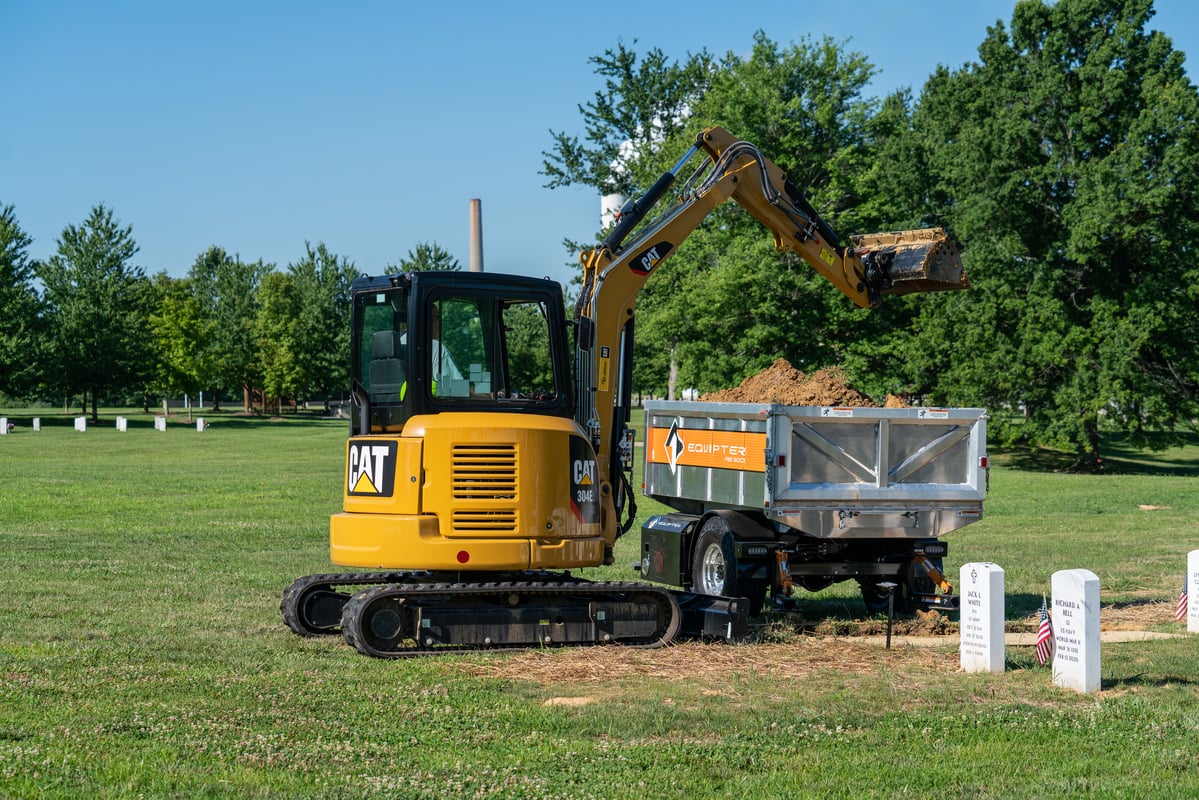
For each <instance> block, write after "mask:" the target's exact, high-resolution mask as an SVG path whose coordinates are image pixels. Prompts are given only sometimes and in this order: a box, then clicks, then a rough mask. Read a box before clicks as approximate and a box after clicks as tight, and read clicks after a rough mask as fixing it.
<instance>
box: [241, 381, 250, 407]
mask: <svg viewBox="0 0 1199 800" xmlns="http://www.w3.org/2000/svg"><path fill="white" fill-rule="evenodd" d="M241 410H242V412H244V413H246V414H249V413H250V384H249V383H243V384H242V385H241Z"/></svg>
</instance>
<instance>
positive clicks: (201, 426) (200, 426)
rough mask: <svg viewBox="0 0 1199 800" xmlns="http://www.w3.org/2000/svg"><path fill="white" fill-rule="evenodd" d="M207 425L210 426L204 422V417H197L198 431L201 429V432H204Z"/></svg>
mask: <svg viewBox="0 0 1199 800" xmlns="http://www.w3.org/2000/svg"><path fill="white" fill-rule="evenodd" d="M207 427H208V426H207V425H205V424H204V418H203V417H196V430H198V431H200V432H201V433H203V431H204V429H205V428H207Z"/></svg>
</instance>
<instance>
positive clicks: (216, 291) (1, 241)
mask: <svg viewBox="0 0 1199 800" xmlns="http://www.w3.org/2000/svg"><path fill="white" fill-rule="evenodd" d="M32 243H33V242H32V239H31V238H30V237H29V235H28V234H26V233H25V232H24V231H23V230H22V228H21V226H20V222H19V220H18V218H17V214H16V209H15V207H14V206H13V205H3V204H0V394H2V395H7V396H8V397H10V398H18V399H21V400H26V401H28V400H50V399H53V400H56V401H62V400H63V399H64V398H66V400H65V402H68V403H69V402H70V399H71V398H76V399H78V401H79V403H80V407H81V409H82V413H84V414H85V415H86V414H88V413H89V405H90V414H91V416H92V418H93V419H96V418H97V410H98V405H99V404H100V403H102V402H104V403H110V402H117V403H120V404H129V403H130V401H131V400H132V401H134V402H140V403H141V405H142V407H143V408H144V409H145V410H146V411H149V406H150V403H151V402H152V399H153V400H155V401H156V400H157V399H158V398H168V397H176V398H177V397H181V396H185V395H190V396H196V395H198V394H200V393H201V392H206V393H207V395H208V397H210V398H211V399H212V401H213V408H214V410H218V411H219V410H220V404H221V402H222V397H223V396H237V395H240V397H241V401H242V407H243V410H244V411H245V412H247V413H249V412H251V411H252V410H255V409H257V410H261V411H267V410H275V411H278V410H280V409H282V407H283V406H284V404H298V401H299V399H300V398H312V397H315V398H320V399H322V400H324V401H326V402H327V401H328V400H329V399H334V398H340V397H344V396H345V395H346V394H347V393H348V391H349V388H348V378H347V376H348V374H349V361H350V351H349V341H350V338H349V321H350V284H351V283H352V282H353V280H354V278H356V277H358V275H359V274H360V273H359V271H358V269H357V268H356V267H355V266H354V263H353V262H352V261H351V260H349V259H348V258H346V257H345V256H341V255H337V254H336V253H333V252H330V251H329V249H328V248H327V247H326V246H325V245H324V244H323V243H318V244H317V245H316V246H313V245H312V244H311V243H309V242H305V244H304V254H303V255H302V256H301V257H300V258H299V259H297V260H296V261H294V262H292V263H289V264H288V265H287V266H286V267H285V268H283V269H279V268H278V267H277V266H276V265H275V264H272V263H267V262H264V261H262V260H261V259H259V260H258V261H253V262H250V261H245V260H243V259H242V258H241V257H240V256H237V255H231V254H229V253H227V252H226V251H225V250H224V249H223V248H221V247H217V246H212V247H209V248H208V249H207V250H206V251H204V252H203V253H201V254H199V255H198V256H197V257H196V260H195V262H194V263H193V264H192V266H191V268H190V269H189V271H188V273H187V275H186V276H185V277H182V278H174V277H171V276H169V275H167V274H166V273H165V272H159V273H157V274H155V275H152V276H147V275H146V273H145V270H144V269H142V268H141V267H139V266H137V265H135V264H134V261H133V259H134V256H135V255H136V254H137V252H138V246H137V242H136V241H135V240H134V238H133V229H132V226H130V225H123V224H122V223H121V222H120V221H119V220H118V219H117V218H116V216H115V214H114V212H113V210H112V209H110V208H107V207H105V206H104V205H103V204H100V205H97V206H95V207H93V208H92V210H91V212H90V214H89V215H88V217H87V218H86V219H85V220H83V221H82V222H81V223H79V224H69V225H67V226H66V227H65V228H64V229H63V232H62V235H61V236H60V237H59V239H58V241H57V248H56V250H55V252H54V254H53V255H51V256H50V257H49V258H47V259H46V260H45V261H36V260H34V259H32V258H31V257H30V256H29V247H30V245H31V244H32ZM388 266H389V268H390V269H394V270H397V271H406V270H421V269H442V270H457V269H460V265H459V263H458V261H457V260H456V259H454V258H453V257H452V256H451V255H450V254H449V253H447V252H446V251H445V250H443V249H442V248H441V247H439V246H438V245H436V244H425V243H422V244H418V245H417V247H416V248H415V250H410V251H409V252H408V255H407V257H406V258H401V259H400V260H399V263H398V264H397V265H394V266H393V265H388Z"/></svg>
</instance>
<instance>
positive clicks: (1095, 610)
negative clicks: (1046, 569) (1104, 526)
mask: <svg viewBox="0 0 1199 800" xmlns="http://www.w3.org/2000/svg"><path fill="white" fill-rule="evenodd" d="M1051 585H1052V587H1053V639H1054V642H1053V646H1054V649H1053V682H1054V683H1055V684H1057V685H1058V686H1061V687H1064V688H1066V689H1073V690H1074V691H1076V692H1082V693H1083V694H1094V693H1095V692H1097V691H1099V689H1100V677H1099V577H1098V576H1097V575H1095V573H1093V572H1091V571H1090V570H1086V569H1064V570H1061V571H1059V572H1055V573H1053V579H1052V584H1051Z"/></svg>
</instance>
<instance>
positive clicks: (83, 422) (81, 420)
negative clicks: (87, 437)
mask: <svg viewBox="0 0 1199 800" xmlns="http://www.w3.org/2000/svg"><path fill="white" fill-rule="evenodd" d="M75 430H77V431H86V430H87V417H75Z"/></svg>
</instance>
